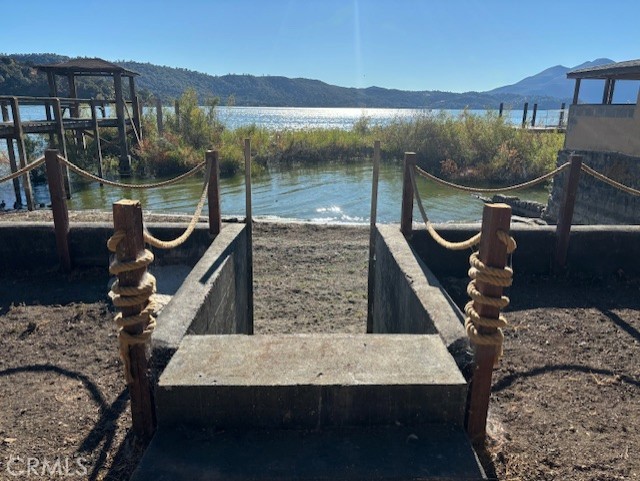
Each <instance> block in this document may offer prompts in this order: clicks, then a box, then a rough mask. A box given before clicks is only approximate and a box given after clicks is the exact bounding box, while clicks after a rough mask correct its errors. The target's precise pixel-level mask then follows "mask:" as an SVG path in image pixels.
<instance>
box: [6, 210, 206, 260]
mask: <svg viewBox="0 0 640 481" xmlns="http://www.w3.org/2000/svg"><path fill="white" fill-rule="evenodd" d="M146 227H147V229H149V231H150V232H151V233H152V234H153V235H155V236H156V237H158V238H161V239H174V238H176V237H178V236H179V235H180V234H182V233H183V232H184V229H185V226H184V224H174V223H162V224H153V223H150V224H146ZM112 234H113V225H111V224H106V223H74V224H72V225H71V227H70V231H69V250H70V253H71V259H72V262H73V265H74V267H80V268H85V267H103V268H105V269H107V268H108V266H109V257H110V253H109V251H108V250H107V239H109V237H110V236H111V235H112ZM210 242H211V238H210V236H209V230H208V226H206V225H201V226H197V227H196V230H195V231H194V232H193V234H192V235H191V237H189V239H188V240H187V241H186V242H185V243H184V244H183V245H182V246H180V247H178V248H176V249H171V250H161V249H154V254H155V261H154V265H168V264H188V265H194V264H195V263H196V262H197V261H198V259H200V257H201V256H202V254H203V253H204V252H205V250H206V249H207V247H208V246H209V243H210ZM58 265H59V262H58V257H57V253H56V238H55V233H54V230H53V223H49V222H0V268H2V269H21V270H32V269H42V268H44V269H53V268H55V267H57V266H58Z"/></svg>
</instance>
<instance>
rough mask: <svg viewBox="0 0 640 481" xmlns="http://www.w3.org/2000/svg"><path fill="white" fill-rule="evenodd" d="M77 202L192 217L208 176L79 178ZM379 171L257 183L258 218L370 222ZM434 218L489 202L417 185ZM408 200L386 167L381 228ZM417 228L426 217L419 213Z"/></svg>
mask: <svg viewBox="0 0 640 481" xmlns="http://www.w3.org/2000/svg"><path fill="white" fill-rule="evenodd" d="M72 176H73V177H72V182H73V187H72V188H73V198H72V199H71V200H70V201H69V208H70V209H100V210H107V211H110V210H111V204H112V203H113V202H115V201H117V200H119V199H122V198H130V199H138V200H140V202H141V203H142V206H143V208H144V209H145V210H153V211H157V212H166V213H185V214H191V213H193V210H194V209H195V206H196V204H197V202H198V199H199V198H200V195H201V193H202V182H203V180H202V176H196V177H193V178H190V179H187V180H185V181H183V182H181V183H179V184H176V185H171V186H167V187H162V188H159V189H152V190H135V189H119V188H112V187H108V186H105V187H100V186H99V185H98V184H96V183H87V182H84V181H83V180H81V179H79V178H78V177H76V176H75V175H74V174H72ZM371 179H372V164H371V163H370V162H358V163H346V164H344V163H331V164H321V165H315V166H312V167H308V166H296V167H291V168H288V169H280V170H272V171H270V172H264V173H261V174H259V175H254V177H253V179H252V188H253V212H254V215H255V216H260V217H273V218H289V219H299V220H307V221H315V222H343V223H351V222H368V221H369V214H370V209H371V204H370V202H371ZM417 181H418V186H419V189H420V193H421V195H422V198H423V202H424V205H425V208H426V210H427V213H428V215H429V217H430V218H431V220H433V221H435V222H452V221H453V222H463V221H475V220H478V219H480V218H481V216H482V202H481V201H480V200H478V199H477V198H476V197H474V196H473V195H470V194H467V193H461V192H457V191H454V190H452V189H449V188H446V187H442V186H440V185H438V184H435V183H433V182H431V181H429V180H426V179H423V178H421V177H418V178H417ZM0 187H2V188H3V190H2V191H0V199H1V198H2V197H4V198H5V199H7V204H9V200H12V199H13V193H12V192H13V191H12V187H11V182H7V183H4V184H0ZM34 191H35V196H36V201H37V202H38V203H40V202H42V203H47V204H48V203H49V195H48V192H47V188H46V186H45V185H37V186H35V189H34ZM220 191H221V203H222V206H221V207H222V213H223V215H227V216H243V214H244V208H245V207H244V199H245V193H244V178H243V176H242V175H237V176H235V177H232V178H226V179H222V180H221V188H220ZM517 195H519V196H520V197H521V198H526V199H529V200H535V201H538V202H543V203H546V200H547V191H546V189H544V188H537V189H530V190H527V191H521V192H519V193H518V194H517ZM401 196H402V167H401V166H400V165H399V164H383V165H381V166H380V184H379V191H378V221H379V222H386V223H388V222H399V219H400V205H401ZM414 214H415V215H416V221H418V220H419V219H418V216H419V212H418V210H417V209H415V210H414Z"/></svg>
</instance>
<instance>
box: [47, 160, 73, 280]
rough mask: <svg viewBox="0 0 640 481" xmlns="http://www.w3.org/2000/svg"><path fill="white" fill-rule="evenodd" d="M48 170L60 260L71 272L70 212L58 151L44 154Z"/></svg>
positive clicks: (63, 267)
mask: <svg viewBox="0 0 640 481" xmlns="http://www.w3.org/2000/svg"><path fill="white" fill-rule="evenodd" d="M44 161H45V165H46V168H47V182H48V184H49V196H50V197H51V210H52V211H53V227H54V230H55V233H56V248H57V250H58V258H59V259H60V265H61V266H62V270H63V271H64V272H67V273H68V272H71V254H70V251H69V211H68V210H67V195H66V192H65V190H64V179H63V174H62V168H61V166H60V162H59V161H58V151H57V150H54V149H47V150H46V151H45V153H44Z"/></svg>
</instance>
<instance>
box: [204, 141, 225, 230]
mask: <svg viewBox="0 0 640 481" xmlns="http://www.w3.org/2000/svg"><path fill="white" fill-rule="evenodd" d="M205 156H206V160H207V164H208V165H210V168H209V187H208V191H209V192H208V194H207V195H208V199H207V200H208V206H209V234H211V235H212V236H217V235H218V234H220V230H221V229H222V218H221V215H220V166H219V164H218V151H217V150H207V153H206V154H205Z"/></svg>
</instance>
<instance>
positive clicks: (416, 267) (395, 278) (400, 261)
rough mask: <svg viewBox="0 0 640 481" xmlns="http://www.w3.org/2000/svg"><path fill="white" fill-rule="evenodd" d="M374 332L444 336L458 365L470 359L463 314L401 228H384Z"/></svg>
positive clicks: (378, 256) (379, 244)
mask: <svg viewBox="0 0 640 481" xmlns="http://www.w3.org/2000/svg"><path fill="white" fill-rule="evenodd" d="M375 254H376V259H375V263H376V264H375V289H374V300H373V306H374V307H373V332H374V333H399V334H435V333H437V334H439V335H440V337H441V338H442V340H443V342H444V344H445V345H446V346H447V349H448V350H449V352H450V353H451V354H452V356H453V357H454V359H455V360H456V362H457V364H458V366H461V367H462V366H463V365H466V364H467V363H468V362H469V360H470V353H469V344H468V340H467V336H466V333H465V331H464V327H463V316H462V313H461V312H460V310H459V309H458V308H457V307H456V305H455V304H454V303H453V301H452V300H451V298H450V297H449V295H448V294H447V293H446V291H445V290H444V289H443V288H442V286H441V285H440V283H439V282H438V280H437V279H436V277H435V276H434V275H433V273H432V272H431V271H430V270H429V268H427V266H426V265H425V264H424V263H423V262H422V260H421V259H420V258H419V257H418V256H417V255H416V253H415V252H414V250H413V249H412V248H411V246H410V245H409V244H408V243H407V241H406V240H405V238H404V236H403V235H402V234H401V233H400V230H399V228H398V226H395V225H378V226H377V237H376V253H375Z"/></svg>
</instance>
